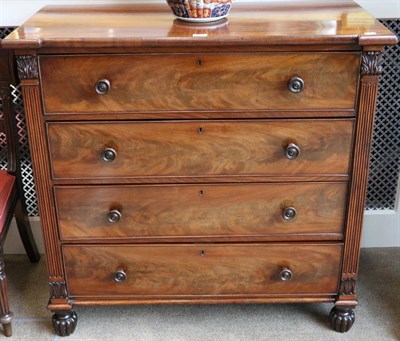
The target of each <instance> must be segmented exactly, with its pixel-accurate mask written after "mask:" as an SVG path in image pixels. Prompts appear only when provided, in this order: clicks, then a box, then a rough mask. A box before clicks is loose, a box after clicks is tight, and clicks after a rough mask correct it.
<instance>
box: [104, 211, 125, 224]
mask: <svg viewBox="0 0 400 341" xmlns="http://www.w3.org/2000/svg"><path fill="white" fill-rule="evenodd" d="M121 217H122V214H121V212H120V211H118V210H111V211H110V212H108V214H107V219H108V221H109V222H110V223H112V224H114V223H116V222H118V221H119V220H120V219H121Z"/></svg>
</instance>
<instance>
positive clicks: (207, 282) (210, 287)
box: [63, 244, 342, 298]
mask: <svg viewBox="0 0 400 341" xmlns="http://www.w3.org/2000/svg"><path fill="white" fill-rule="evenodd" d="M63 250H64V260H65V269H66V273H67V278H68V283H69V285H68V287H69V290H70V293H71V295H72V296H77V297H78V296H81V295H87V296H88V295H89V296H102V297H105V296H110V295H123V296H129V295H146V297H148V298H151V296H152V295H165V296H177V295H190V296H197V295H252V294H254V295H257V294H273V293H279V294H305V293H309V294H311V293H312V294H318V293H319V294H321V293H326V294H327V293H333V292H335V291H336V290H337V289H338V288H337V287H338V274H339V265H340V259H341V250H342V246H341V245H340V244H331V245H328V244H326V245H307V244H305V245H300V244H297V245H296V244H286V245H285V244H275V245H267V244H231V245H218V244H194V245H176V244H172V245H168V244H167V245H145V246H101V245H98V246H70V245H68V246H64V248H63ZM201 251H203V252H204V254H203V255H202V253H201ZM283 268H289V269H290V270H291V271H292V274H293V276H292V278H291V279H290V280H287V281H282V280H281V279H280V272H281V271H282V269H283ZM119 269H124V271H125V272H126V275H127V277H126V280H125V281H124V282H120V283H117V282H115V281H114V279H113V275H114V273H115V272H116V271H117V270H119Z"/></svg>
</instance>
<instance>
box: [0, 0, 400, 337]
mask: <svg viewBox="0 0 400 341" xmlns="http://www.w3.org/2000/svg"><path fill="white" fill-rule="evenodd" d="M168 11H169V9H168V7H167V6H166V5H164V6H163V5H154V6H143V5H132V6H104V7H101V6H97V7H93V6H83V7H46V8H45V9H43V10H41V11H40V12H38V13H37V14H36V15H35V16H33V17H32V18H31V19H30V20H29V21H28V22H27V23H26V24H24V25H23V26H21V27H20V28H19V29H18V30H17V31H16V32H14V33H13V34H12V35H11V36H9V37H8V38H7V39H6V40H4V41H3V47H5V48H10V49H14V51H15V54H16V58H17V65H18V71H19V77H20V79H21V84H22V89H23V95H24V101H25V109H26V119H27V123H28V127H29V133H30V144H31V150H32V159H33V164H34V170H35V180H36V188H37V193H38V199H39V206H40V214H41V220H42V225H43V234H44V239H45V245H46V254H47V262H48V270H49V282H50V288H51V290H50V295H51V296H50V302H49V309H50V310H51V311H53V312H54V313H55V314H54V316H53V325H54V328H55V329H56V331H57V333H58V334H59V335H69V334H70V333H72V332H73V331H74V329H75V325H76V322H77V315H76V313H75V311H74V310H73V307H74V306H75V305H76V306H79V305H90V304H95V305H107V304H146V303H192V302H193V303H229V302H231V303H233V302H235V303H239V302H265V303H274V302H332V303H334V304H335V306H334V308H333V309H332V312H331V314H330V318H331V321H332V326H333V327H334V329H336V330H337V331H341V332H344V331H347V330H348V329H349V328H350V327H351V326H352V324H353V321H354V310H353V308H354V307H355V306H356V305H357V300H356V293H355V284H356V280H357V270H358V258H359V247H360V235H361V227H362V217H363V209H364V196H365V188H366V179H367V170H368V157H369V145H370V139H371V131H372V127H373V118H374V110H375V100H376V94H377V85H378V77H379V74H380V73H381V69H382V66H381V61H382V60H381V57H382V56H381V54H382V50H383V47H384V45H385V44H394V43H395V42H396V38H395V37H394V36H393V35H392V34H391V33H390V32H389V31H387V30H386V29H385V28H383V27H382V26H381V25H380V24H379V23H377V22H376V21H375V20H374V19H373V18H372V17H370V16H369V15H368V14H367V13H366V12H365V11H364V10H362V9H361V8H359V7H358V6H357V5H355V4H354V3H352V2H347V1H340V2H329V1H328V2H323V4H320V3H319V2H299V3H298V5H296V6H295V7H293V5H292V6H291V7H290V6H288V5H279V6H278V5H276V4H273V3H272V4H271V3H266V4H258V5H249V4H242V5H240V4H237V5H235V8H234V9H233V10H232V12H231V15H230V17H229V19H224V20H223V21H220V22H217V23H213V24H202V25H194V24H186V23H181V22H179V21H178V20H175V21H174V20H173V17H172V15H171V14H170V13H169V12H168Z"/></svg>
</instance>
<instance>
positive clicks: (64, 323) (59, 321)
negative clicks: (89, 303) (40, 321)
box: [52, 311, 78, 336]
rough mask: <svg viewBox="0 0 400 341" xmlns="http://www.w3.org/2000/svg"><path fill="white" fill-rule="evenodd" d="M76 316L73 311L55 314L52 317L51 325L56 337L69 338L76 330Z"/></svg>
mask: <svg viewBox="0 0 400 341" xmlns="http://www.w3.org/2000/svg"><path fill="white" fill-rule="evenodd" d="M77 323H78V316H77V315H76V313H75V311H68V312H57V313H55V314H54V315H53V318H52V324H53V328H54V331H55V332H56V334H57V335H58V336H69V335H71V334H72V333H73V332H74V331H75V328H76V324H77Z"/></svg>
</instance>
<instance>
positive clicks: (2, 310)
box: [0, 243, 13, 336]
mask: <svg viewBox="0 0 400 341" xmlns="http://www.w3.org/2000/svg"><path fill="white" fill-rule="evenodd" d="M0 244H1V245H0V323H1V324H2V325H3V328H4V335H5V336H11V335H12V329H11V320H12V317H13V314H12V312H11V311H10V308H9V306H8V289H7V277H6V274H5V272H4V261H3V245H2V243H0Z"/></svg>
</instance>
